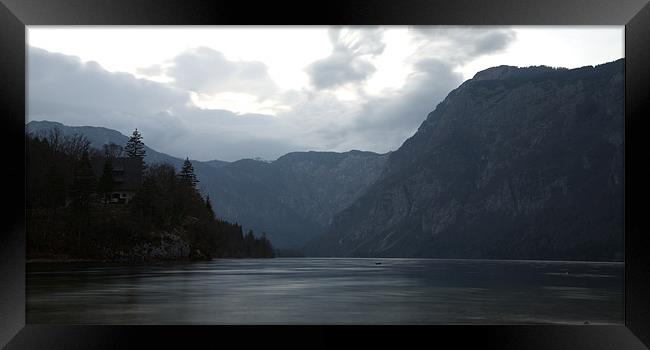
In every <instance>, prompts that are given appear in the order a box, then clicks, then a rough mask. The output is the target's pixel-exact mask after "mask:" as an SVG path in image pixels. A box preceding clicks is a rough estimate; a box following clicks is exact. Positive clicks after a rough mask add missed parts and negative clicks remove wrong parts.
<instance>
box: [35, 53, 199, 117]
mask: <svg viewBox="0 0 650 350" xmlns="http://www.w3.org/2000/svg"><path fill="white" fill-rule="evenodd" d="M27 72H28V81H29V85H28V89H29V95H30V106H31V107H36V108H38V104H39V103H50V104H58V105H66V106H74V107H75V108H77V109H85V110H94V111H97V112H102V113H107V112H111V113H131V114H134V115H138V114H151V113H158V112H161V111H165V110H173V109H178V108H181V107H182V106H184V105H185V104H186V103H187V102H188V101H189V94H188V93H187V92H186V91H182V90H179V89H176V88H173V87H169V86H166V85H163V84H159V83H155V82H152V81H149V80H146V79H136V78H135V77H134V76H133V75H131V74H128V73H111V72H108V71H106V70H104V69H103V68H102V67H100V66H99V64H97V63H96V62H87V63H83V62H81V60H80V59H79V58H77V57H74V56H67V55H63V54H57V53H51V52H48V51H45V50H42V49H39V48H34V47H30V48H29V53H28V70H27ZM32 102H33V103H32Z"/></svg>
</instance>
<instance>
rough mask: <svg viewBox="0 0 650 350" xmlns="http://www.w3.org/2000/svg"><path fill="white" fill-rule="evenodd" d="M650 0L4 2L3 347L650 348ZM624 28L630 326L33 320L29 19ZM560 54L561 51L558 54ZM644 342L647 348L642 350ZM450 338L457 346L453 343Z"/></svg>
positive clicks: (0, 17)
mask: <svg viewBox="0 0 650 350" xmlns="http://www.w3.org/2000/svg"><path fill="white" fill-rule="evenodd" d="M647 2H648V0H625V1H608V0H591V1H590V0H547V1H532V0H525V1H524V0H518V1H517V0H492V1H469V0H453V1H444V2H443V1H431V0H429V1H427V0H417V1H415V0H411V1H392V2H389V1H382V2H379V1H374V2H370V1H362V0H354V1H344V0H343V1H341V0H337V1H327V2H307V1H306V2H303V3H298V4H296V3H289V2H286V3H281V2H277V1H276V2H266V3H253V2H251V3H245V2H235V1H228V2H221V1H198V0H191V1H190V0H185V1H172V0H146V1H128V0H119V1H118V0H94V1H84V0H0V3H1V4H0V45H1V46H0V70H1V71H0V72H1V74H0V99H2V103H1V104H0V115H1V116H2V118H3V124H2V137H1V138H0V139H2V142H3V146H4V147H3V148H2V150H3V151H4V152H3V156H4V158H5V159H4V161H5V164H6V166H5V167H4V171H3V173H4V175H5V182H4V184H5V186H4V190H3V192H4V193H3V194H4V196H3V199H4V202H5V204H9V205H5V209H4V210H3V215H2V220H0V226H1V232H2V233H1V236H0V346H5V345H6V348H7V349H32V348H34V349H85V348H93V349H104V348H106V349H109V348H110V349H113V348H120V349H121V348H152V347H163V348H169V347H180V346H182V347H184V348H193V347H199V344H200V342H204V341H205V342H207V343H205V344H207V345H208V346H210V347H217V346H225V345H226V344H230V342H231V341H234V343H233V344H237V345H252V344H254V345H259V346H292V345H293V346H297V347H301V348H305V347H308V348H311V347H328V348H332V347H338V346H355V345H363V346H364V347H370V346H376V345H384V346H385V345H393V346H400V347H410V346H413V347H415V346H416V345H417V344H423V345H425V346H429V347H438V346H441V347H443V348H467V347H471V348H475V347H479V348H495V349H644V348H646V346H650V301H649V298H650V262H649V261H650V257H649V255H650V254H648V252H650V238H649V237H650V235H649V234H647V232H644V230H643V228H644V227H645V226H647V225H644V221H642V220H641V216H642V215H643V214H645V210H644V201H643V199H644V198H645V193H647V191H646V189H647V182H648V178H649V177H648V176H646V175H647V174H648V173H647V171H646V170H645V169H644V166H645V163H647V161H646V158H645V152H643V150H644V149H648V147H647V146H645V145H644V142H643V141H644V134H645V133H646V132H647V130H648V129H647V127H646V125H647V119H648V117H650V96H649V95H650V94H649V93H648V89H647V88H648V81H649V80H650V45H649V43H648V42H649V39H648V33H650V30H649V29H648V27H649V24H650V5H648V4H647ZM207 24H210V25H232V24H241V25H253V24H256V25H259V24H263V25H267V24H268V25H272V24H296V25H305V24H327V25H336V24H368V25H377V24H383V25H408V24H412V25H418V24H457V25H625V86H626V92H625V325H624V326H623V325H621V326H595V325H588V326H541V325H539V326H538V325H522V326H514V325H501V326H494V325H486V326H469V325H467V326H465V325H460V326H444V325H443V326H319V325H312V326H204V325H201V326H107V325H95V326H90V325H84V326H81V325H60V326H58V325H57V326H55V325H26V324H25V232H24V218H25V216H24V215H25V211H24V204H25V201H24V184H25V180H24V159H25V154H24V147H22V145H24V125H25V91H26V90H25V83H26V81H25V46H26V41H25V33H26V30H25V28H26V27H25V26H27V25H207ZM558 54H562V53H558ZM643 343H645V344H646V345H645V346H644V345H643ZM444 344H451V345H453V346H449V345H447V346H444Z"/></svg>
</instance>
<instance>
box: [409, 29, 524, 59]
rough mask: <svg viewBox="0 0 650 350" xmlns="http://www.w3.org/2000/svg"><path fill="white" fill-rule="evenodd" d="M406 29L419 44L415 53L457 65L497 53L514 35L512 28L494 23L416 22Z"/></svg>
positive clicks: (511, 40)
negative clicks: (473, 24) (428, 24)
mask: <svg viewBox="0 0 650 350" xmlns="http://www.w3.org/2000/svg"><path fill="white" fill-rule="evenodd" d="M410 31H411V33H412V34H413V38H414V40H415V41H416V43H417V45H418V46H419V49H418V55H422V56H426V57H431V56H435V57H437V58H439V59H441V60H446V61H449V62H451V63H454V64H457V65H462V64H465V63H467V62H468V61H471V60H474V59H476V58H478V57H479V56H482V55H490V54H494V53H498V52H500V51H502V50H504V49H505V48H506V47H507V46H508V44H510V43H511V42H513V41H514V40H515V38H516V33H515V31H514V30H512V29H509V28H498V27H467V26H462V27H454V26H452V27H449V26H417V27H411V28H410Z"/></svg>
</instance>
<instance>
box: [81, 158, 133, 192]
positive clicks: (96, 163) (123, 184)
mask: <svg viewBox="0 0 650 350" xmlns="http://www.w3.org/2000/svg"><path fill="white" fill-rule="evenodd" d="M105 161H106V159H105V158H96V159H93V160H91V166H92V168H93V172H94V173H95V176H96V177H97V178H100V177H101V176H102V173H103V171H104V162H105ZM113 180H115V191H135V190H137V189H139V188H140V186H141V185H142V160H141V159H138V158H114V159H113Z"/></svg>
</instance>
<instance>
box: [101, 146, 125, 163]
mask: <svg viewBox="0 0 650 350" xmlns="http://www.w3.org/2000/svg"><path fill="white" fill-rule="evenodd" d="M103 148H104V156H105V157H106V158H113V159H115V158H119V157H121V156H122V152H124V148H123V147H122V146H120V145H118V144H115V143H113V142H109V143H108V144H106V145H104V146H103Z"/></svg>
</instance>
